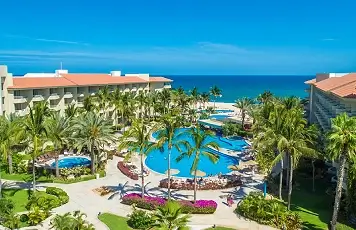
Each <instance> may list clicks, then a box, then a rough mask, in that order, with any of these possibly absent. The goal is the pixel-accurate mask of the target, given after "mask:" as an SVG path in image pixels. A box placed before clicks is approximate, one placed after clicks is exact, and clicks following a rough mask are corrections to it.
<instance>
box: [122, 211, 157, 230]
mask: <svg viewBox="0 0 356 230" xmlns="http://www.w3.org/2000/svg"><path fill="white" fill-rule="evenodd" d="M128 218H129V219H128V220H127V224H128V225H129V226H130V227H132V228H134V229H150V228H151V226H152V223H153V221H152V217H151V215H150V214H149V213H148V212H146V211H143V210H139V209H136V208H135V207H134V210H133V212H132V213H131V214H130V215H128Z"/></svg>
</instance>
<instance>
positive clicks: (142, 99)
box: [135, 91, 147, 119]
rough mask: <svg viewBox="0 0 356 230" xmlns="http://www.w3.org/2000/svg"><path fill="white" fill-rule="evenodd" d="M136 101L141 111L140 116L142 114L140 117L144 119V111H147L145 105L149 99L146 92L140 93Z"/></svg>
mask: <svg viewBox="0 0 356 230" xmlns="http://www.w3.org/2000/svg"><path fill="white" fill-rule="evenodd" d="M135 100H136V101H137V104H138V109H139V114H140V116H139V117H140V118H142V119H143V111H144V110H145V104H146V100H147V97H146V95H145V93H144V92H142V91H140V92H139V93H138V94H137V95H136V97H135Z"/></svg>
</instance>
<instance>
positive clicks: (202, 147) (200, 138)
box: [176, 126, 219, 202]
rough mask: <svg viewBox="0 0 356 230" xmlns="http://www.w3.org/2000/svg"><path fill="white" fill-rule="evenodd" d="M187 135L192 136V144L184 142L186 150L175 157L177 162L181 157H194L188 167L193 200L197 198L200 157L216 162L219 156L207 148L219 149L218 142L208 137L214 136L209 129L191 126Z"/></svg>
mask: <svg viewBox="0 0 356 230" xmlns="http://www.w3.org/2000/svg"><path fill="white" fill-rule="evenodd" d="M187 133H188V135H191V137H192V144H190V143H188V142H186V143H185V147H186V151H185V152H183V153H182V154H180V155H179V156H178V157H177V159H176V160H177V162H179V161H181V160H182V159H183V158H186V157H188V158H190V157H194V160H193V164H192V166H191V167H190V172H191V174H192V175H193V176H194V202H195V201H196V200H197V172H198V167H199V162H200V158H201V157H202V156H205V157H207V158H208V159H209V160H210V161H211V162H213V163H216V162H217V161H218V160H219V156H218V155H216V154H214V153H212V152H209V150H208V149H209V148H214V149H219V144H218V143H217V142H215V141H211V139H210V137H212V136H214V134H213V132H211V131H203V130H201V129H200V126H196V127H192V128H190V129H189V130H188V131H187Z"/></svg>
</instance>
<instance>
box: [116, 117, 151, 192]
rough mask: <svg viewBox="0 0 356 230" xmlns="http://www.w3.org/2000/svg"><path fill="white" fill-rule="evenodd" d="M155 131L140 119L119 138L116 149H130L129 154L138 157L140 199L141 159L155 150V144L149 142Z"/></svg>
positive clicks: (142, 185)
mask: <svg viewBox="0 0 356 230" xmlns="http://www.w3.org/2000/svg"><path fill="white" fill-rule="evenodd" d="M155 130H156V129H155V128H150V127H149V126H148V125H146V124H144V123H143V120H142V119H136V120H134V121H133V123H132V125H131V127H130V128H129V129H128V130H127V131H126V132H125V133H124V135H123V136H122V137H121V138H120V144H119V147H118V149H130V152H135V153H137V154H139V156H140V166H141V189H142V191H141V196H142V197H143V196H144V194H145V175H144V174H145V168H144V166H143V157H144V156H145V155H147V154H148V153H149V152H150V151H152V150H153V149H154V148H155V144H154V143H151V142H150V138H151V135H152V133H153V132H154V131H155Z"/></svg>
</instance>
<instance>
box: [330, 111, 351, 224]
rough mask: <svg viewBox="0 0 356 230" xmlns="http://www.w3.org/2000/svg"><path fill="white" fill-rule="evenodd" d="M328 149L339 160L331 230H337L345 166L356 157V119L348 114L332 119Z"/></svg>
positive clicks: (333, 158)
mask: <svg viewBox="0 0 356 230" xmlns="http://www.w3.org/2000/svg"><path fill="white" fill-rule="evenodd" d="M327 139H328V144H327V149H328V152H329V153H330V157H331V159H332V160H338V161H339V163H340V167H339V169H338V180H337V186H336V194H335V203H334V211H333V216H332V220H331V229H332V230H335V228H336V223H337V216H338V212H339V207H340V200H341V195H342V184H343V182H344V177H345V166H346V164H347V162H350V161H351V160H352V159H355V157H356V153H355V151H356V119H355V118H354V117H348V115H347V114H346V113H343V114H340V115H338V116H337V117H336V118H333V119H331V131H330V132H329V134H328V136H327Z"/></svg>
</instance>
